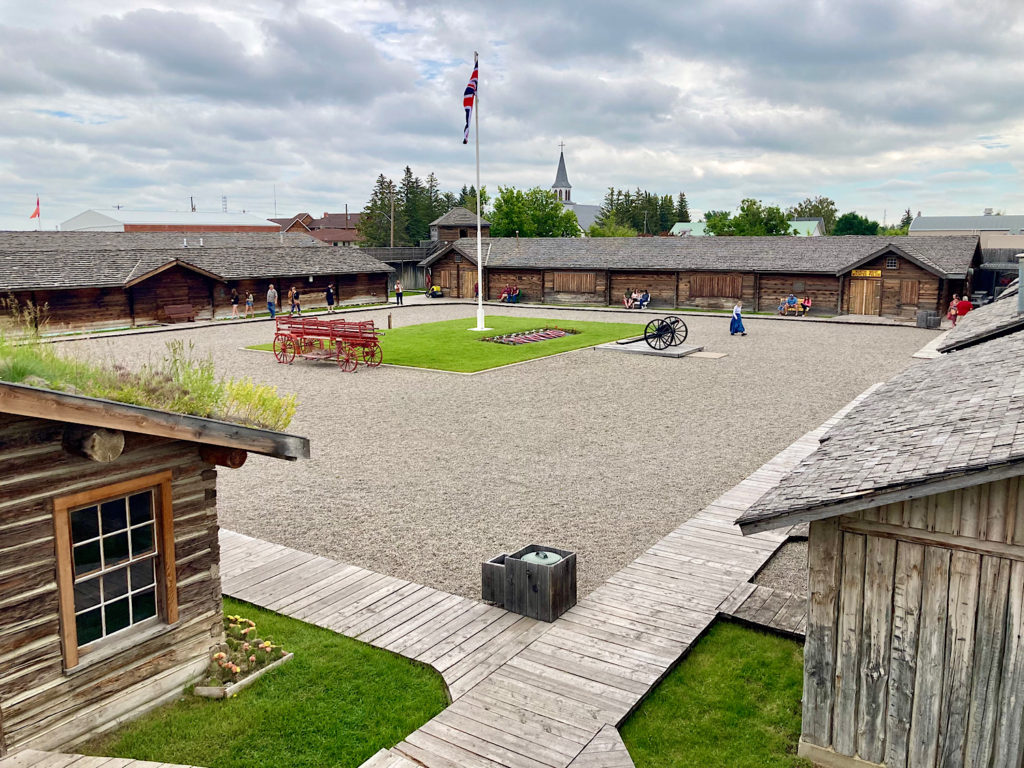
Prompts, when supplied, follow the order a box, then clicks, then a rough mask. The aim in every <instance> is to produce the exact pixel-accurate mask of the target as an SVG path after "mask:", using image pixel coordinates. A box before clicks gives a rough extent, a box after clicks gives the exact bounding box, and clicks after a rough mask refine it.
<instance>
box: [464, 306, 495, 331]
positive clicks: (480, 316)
mask: <svg viewBox="0 0 1024 768" xmlns="http://www.w3.org/2000/svg"><path fill="white" fill-rule="evenodd" d="M468 330H470V331H490V330H492V329H491V328H487V327H485V325H484V308H483V307H479V308H478V309H477V311H476V328H469V329H468Z"/></svg>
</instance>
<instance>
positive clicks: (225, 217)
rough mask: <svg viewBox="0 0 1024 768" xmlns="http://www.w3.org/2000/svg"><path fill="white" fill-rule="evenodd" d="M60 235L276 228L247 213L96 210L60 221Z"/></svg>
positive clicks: (235, 230)
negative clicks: (62, 232)
mask: <svg viewBox="0 0 1024 768" xmlns="http://www.w3.org/2000/svg"><path fill="white" fill-rule="evenodd" d="M60 228H61V230H62V231H64V232H277V231H279V230H280V225H278V224H275V223H274V222H272V221H268V220H267V219H264V218H262V217H260V216H256V215H254V214H251V213H193V212H192V211H126V210H124V209H117V210H113V211H97V210H94V209H90V210H88V211H84V212H82V213H80V214H78V215H77V216H72V217H71V218H70V219H68V220H67V221H65V222H62V223H61V225H60Z"/></svg>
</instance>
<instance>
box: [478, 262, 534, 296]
mask: <svg viewBox="0 0 1024 768" xmlns="http://www.w3.org/2000/svg"><path fill="white" fill-rule="evenodd" d="M484 280H485V282H486V283H487V296H486V297H485V298H487V299H488V300H490V301H497V300H498V299H500V298H501V293H502V291H504V290H505V286H506V285H518V286H519V300H520V301H529V302H534V303H536V302H540V301H543V300H544V295H543V292H544V272H543V271H542V270H539V269H488V270H487V274H486V276H485V278H484Z"/></svg>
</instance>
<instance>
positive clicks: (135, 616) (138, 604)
mask: <svg viewBox="0 0 1024 768" xmlns="http://www.w3.org/2000/svg"><path fill="white" fill-rule="evenodd" d="M152 616H156V591H155V590H152V589H147V590H146V591H145V592H140V593H138V594H136V595H132V622H133V623H135V622H139V621H143V620H144V619H148V618H150V617H152Z"/></svg>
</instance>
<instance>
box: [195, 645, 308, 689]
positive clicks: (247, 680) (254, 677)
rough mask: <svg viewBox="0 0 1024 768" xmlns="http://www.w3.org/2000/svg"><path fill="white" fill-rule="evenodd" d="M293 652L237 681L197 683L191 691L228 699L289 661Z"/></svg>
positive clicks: (292, 656)
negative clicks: (213, 683) (227, 683)
mask: <svg viewBox="0 0 1024 768" xmlns="http://www.w3.org/2000/svg"><path fill="white" fill-rule="evenodd" d="M294 656H295V654H294V653H289V654H288V655H287V656H282V657H281V658H280V659H278V660H277V661H275V662H274V663H273V664H268V665H267V666H265V667H263V669H258V670H256V671H255V672H254V673H253V674H251V675H249V676H248V677H246V678H244V679H242V680H239V681H238V682H237V683H232V684H231V685H197V686H196V687H195V688H193V689H192V693H194V694H195V695H196V696H202V697H203V698H205V699H230V698H231V697H232V696H234V695H235V694H236V693H238V692H239V691H240V690H242V689H243V688H246V687H248V686H249V685H251V684H252V683H254V682H256V681H257V680H258V679H259V678H260V677H261V676H262V675H263V673H264V672H269V671H270V670H272V669H277V668H278V667H280V666H281V665H282V664H284V663H285V662H286V661H291V660H292V659H293V658H294Z"/></svg>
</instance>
